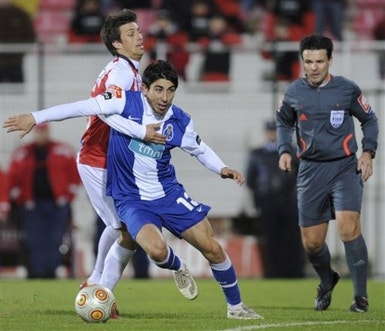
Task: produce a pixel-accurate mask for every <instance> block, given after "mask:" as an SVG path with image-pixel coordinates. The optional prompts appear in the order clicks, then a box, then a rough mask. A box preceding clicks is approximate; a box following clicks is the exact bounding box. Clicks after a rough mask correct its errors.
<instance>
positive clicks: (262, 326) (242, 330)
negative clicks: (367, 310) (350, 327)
mask: <svg viewBox="0 0 385 331" xmlns="http://www.w3.org/2000/svg"><path fill="white" fill-rule="evenodd" d="M372 322H379V323H381V324H382V323H383V321H376V320H359V321H344V320H341V321H325V322H321V321H320V322H295V323H278V324H259V325H247V326H238V327H235V328H232V329H225V330H221V331H247V330H263V329H273V328H283V327H296V326H305V325H333V324H349V323H355V324H356V323H372Z"/></svg>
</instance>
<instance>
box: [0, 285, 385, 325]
mask: <svg viewBox="0 0 385 331" xmlns="http://www.w3.org/2000/svg"><path fill="white" fill-rule="evenodd" d="M79 283H80V280H44V281H43V280H7V279H2V280H1V285H0V290H1V292H0V309H1V311H0V315H1V320H0V330H1V331H24V330H25V331H27V330H28V331H34V330H38V331H41V330H47V331H56V330H57V331H59V330H60V331H65V330H80V331H88V330H97V331H108V330H111V331H119V330H150V331H155V330H157V331H158V330H168V331H170V330H226V331H248V330H293V331H294V330H295V331H297V330H333V331H336V330H337V331H339V330H346V331H354V330H357V331H358V330H359V331H365V330H370V331H374V330H385V282H384V281H375V280H370V281H369V284H368V289H369V303H370V306H369V307H370V309H369V312H368V313H365V314H357V313H351V312H349V311H348V308H349V306H350V303H351V301H352V285H351V281H350V279H342V280H341V281H340V282H339V284H338V285H337V286H336V289H335V291H334V293H333V300H332V304H331V306H330V308H329V309H328V310H327V311H323V312H317V311H314V309H313V301H314V296H315V289H316V286H317V284H318V280H317V279H298V280H267V279H241V280H239V284H240V288H241V291H242V298H243V301H244V302H245V303H246V304H247V305H249V306H251V307H253V308H254V309H255V310H256V311H257V312H258V313H259V314H261V315H263V316H264V320H228V319H227V318H226V304H225V300H224V297H223V295H222V292H221V289H220V287H219V286H218V285H217V283H216V282H215V281H214V280H213V279H197V284H198V286H199V296H198V298H197V299H196V300H194V301H188V300H186V299H184V298H183V297H182V296H181V295H180V294H179V292H178V291H177V289H176V288H175V285H174V280H173V279H172V278H170V279H150V280H130V279H124V280H122V281H120V282H119V284H118V286H117V288H116V289H115V291H114V292H115V296H116V300H117V304H118V308H119V311H120V314H121V316H122V318H121V319H120V320H109V321H107V322H106V323H96V324H91V323H86V322H83V321H82V320H81V319H80V317H78V316H77V315H76V313H75V310H74V300H75V296H76V293H77V289H78V286H79Z"/></svg>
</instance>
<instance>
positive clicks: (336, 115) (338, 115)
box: [330, 110, 345, 129]
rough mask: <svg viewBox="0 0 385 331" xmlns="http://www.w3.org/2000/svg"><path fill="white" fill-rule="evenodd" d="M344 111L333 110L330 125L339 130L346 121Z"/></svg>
mask: <svg viewBox="0 0 385 331" xmlns="http://www.w3.org/2000/svg"><path fill="white" fill-rule="evenodd" d="M344 113H345V111H344V110H332V111H331V112H330V124H331V125H332V127H333V128H335V129H337V128H338V127H340V126H341V124H342V123H343V121H344Z"/></svg>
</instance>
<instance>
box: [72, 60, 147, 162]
mask: <svg viewBox="0 0 385 331" xmlns="http://www.w3.org/2000/svg"><path fill="white" fill-rule="evenodd" d="M138 67H139V62H138V61H133V60H129V59H128V58H126V57H124V56H118V57H116V58H114V59H113V60H112V61H111V62H109V63H108V64H107V65H106V67H105V68H104V69H103V70H102V71H101V72H100V74H99V76H98V78H97V79H96V82H95V84H94V87H93V89H92V91H91V96H92V97H95V96H97V95H99V94H102V93H104V92H105V91H106V89H107V87H108V86H110V85H116V86H119V87H120V88H122V89H124V90H131V91H139V90H140V86H141V84H142V79H141V77H140V75H139V73H138ZM109 137H110V127H109V126H108V125H107V124H106V123H104V122H103V121H102V120H101V119H100V118H99V117H97V116H90V117H89V118H88V119H87V128H86V131H85V132H84V134H83V136H82V139H81V145H80V149H79V153H78V162H79V163H81V164H85V165H89V166H91V167H97V168H106V167H107V161H106V158H107V148H108V142H109Z"/></svg>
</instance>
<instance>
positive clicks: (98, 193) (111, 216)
mask: <svg viewBox="0 0 385 331" xmlns="http://www.w3.org/2000/svg"><path fill="white" fill-rule="evenodd" d="M77 167H78V172H79V175H80V178H81V179H82V182H83V186H84V188H85V189H86V192H87V194H88V197H89V199H90V201H91V204H92V207H93V208H94V209H95V211H96V213H97V214H98V215H99V217H100V218H101V219H102V220H103V222H104V224H105V225H106V226H112V227H113V228H114V229H119V228H121V227H122V225H121V223H120V218H119V216H118V214H117V213H116V211H115V205H114V200H112V198H111V197H109V196H107V195H106V182H107V169H103V168H95V167H91V166H88V165H85V164H80V163H77Z"/></svg>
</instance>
